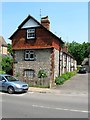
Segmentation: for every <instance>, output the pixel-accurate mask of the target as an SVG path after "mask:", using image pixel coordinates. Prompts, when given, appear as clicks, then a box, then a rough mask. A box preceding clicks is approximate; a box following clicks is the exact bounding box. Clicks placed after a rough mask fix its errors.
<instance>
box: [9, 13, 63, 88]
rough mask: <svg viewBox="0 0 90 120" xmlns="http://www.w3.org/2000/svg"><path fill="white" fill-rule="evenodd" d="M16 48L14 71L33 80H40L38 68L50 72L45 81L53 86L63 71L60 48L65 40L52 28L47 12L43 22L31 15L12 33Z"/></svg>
mask: <svg viewBox="0 0 90 120" xmlns="http://www.w3.org/2000/svg"><path fill="white" fill-rule="evenodd" d="M10 39H11V40H12V49H13V51H14V63H13V75H15V76H18V77H19V79H21V80H23V81H26V82H28V83H31V84H32V85H37V84H40V83H39V82H38V81H39V78H38V72H39V71H40V70H44V71H45V72H46V74H47V77H46V79H45V82H44V84H45V85H50V86H52V85H53V84H54V83H55V81H54V80H55V77H56V76H58V75H59V74H60V67H59V65H60V63H59V62H60V50H61V46H62V45H63V44H64V42H63V41H62V40H61V38H59V37H57V36H56V35H55V34H53V33H52V32H51V31H50V21H49V20H48V16H46V17H44V18H41V23H40V22H38V21H37V20H36V19H35V18H33V17H32V16H30V15H29V16H28V17H27V18H26V19H25V20H24V21H23V22H22V23H21V24H20V25H19V27H18V29H17V30H16V31H15V32H14V33H13V35H11V37H10Z"/></svg>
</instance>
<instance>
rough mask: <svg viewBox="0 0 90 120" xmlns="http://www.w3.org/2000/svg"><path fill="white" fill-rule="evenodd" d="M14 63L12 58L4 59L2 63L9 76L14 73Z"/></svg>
mask: <svg viewBox="0 0 90 120" xmlns="http://www.w3.org/2000/svg"><path fill="white" fill-rule="evenodd" d="M12 63H13V59H12V58H10V57H3V58H2V61H1V67H2V70H3V71H5V72H6V73H7V74H11V72H12Z"/></svg>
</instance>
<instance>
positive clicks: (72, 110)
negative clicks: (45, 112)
mask: <svg viewBox="0 0 90 120" xmlns="http://www.w3.org/2000/svg"><path fill="white" fill-rule="evenodd" d="M32 106H33V107H37V108H46V109H55V110H65V111H71V112H83V113H88V111H85V110H74V109H65V108H54V107H46V106H39V105H32ZM89 112H90V111H89Z"/></svg>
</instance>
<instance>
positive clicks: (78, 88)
mask: <svg viewBox="0 0 90 120" xmlns="http://www.w3.org/2000/svg"><path fill="white" fill-rule="evenodd" d="M29 91H31V92H39V93H55V94H59V95H60V94H69V95H71V94H73V95H80V94H81V95H88V74H76V75H75V76H73V77H72V78H71V79H70V80H69V81H66V82H65V83H64V84H63V85H60V86H56V87H55V88H36V87H30V88H29Z"/></svg>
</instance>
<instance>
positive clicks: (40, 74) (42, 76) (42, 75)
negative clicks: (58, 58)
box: [38, 70, 47, 78]
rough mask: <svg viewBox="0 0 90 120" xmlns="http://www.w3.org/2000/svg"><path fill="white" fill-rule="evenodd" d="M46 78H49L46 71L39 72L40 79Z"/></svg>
mask: <svg viewBox="0 0 90 120" xmlns="http://www.w3.org/2000/svg"><path fill="white" fill-rule="evenodd" d="M45 77H47V73H46V72H45V70H39V72H38V78H45Z"/></svg>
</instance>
